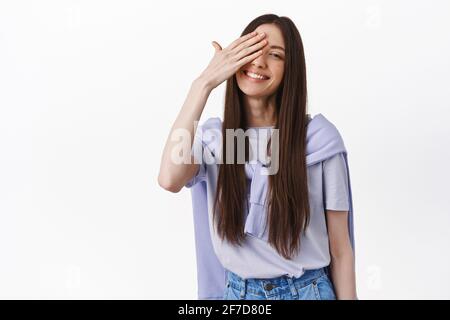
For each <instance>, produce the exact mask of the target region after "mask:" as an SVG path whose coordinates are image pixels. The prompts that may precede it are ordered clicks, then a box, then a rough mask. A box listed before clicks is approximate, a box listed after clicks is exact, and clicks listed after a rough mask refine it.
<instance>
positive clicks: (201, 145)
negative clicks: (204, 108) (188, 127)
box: [185, 117, 222, 188]
mask: <svg viewBox="0 0 450 320" xmlns="http://www.w3.org/2000/svg"><path fill="white" fill-rule="evenodd" d="M221 124H222V122H221V120H220V118H217V117H216V118H209V119H208V120H206V121H205V123H204V124H203V125H201V126H198V127H197V130H196V132H195V135H194V142H193V144H192V149H191V152H192V154H193V156H194V158H195V162H196V163H198V164H199V169H198V171H197V173H196V174H195V175H194V176H193V177H192V178H191V180H189V181H188V182H187V183H186V184H185V187H186V188H191V187H192V186H194V185H195V184H197V183H199V182H201V181H205V180H206V175H207V172H208V170H207V169H208V163H210V162H211V161H213V160H214V159H212V158H214V157H215V152H214V151H215V146H216V143H217V141H218V136H217V135H218V133H220V130H221V127H220V126H221ZM208 130H209V131H208ZM211 135H214V137H212V138H213V139H211V140H212V142H211V141H210V139H209V138H211ZM205 137H206V138H205ZM205 151H206V152H205ZM205 154H206V156H205Z"/></svg>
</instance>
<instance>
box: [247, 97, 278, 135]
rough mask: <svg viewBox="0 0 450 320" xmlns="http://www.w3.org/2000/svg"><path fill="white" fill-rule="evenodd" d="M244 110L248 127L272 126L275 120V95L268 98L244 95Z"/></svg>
mask: <svg viewBox="0 0 450 320" xmlns="http://www.w3.org/2000/svg"><path fill="white" fill-rule="evenodd" d="M244 110H245V116H246V119H247V126H248V127H269V126H274V125H275V123H276V121H277V113H276V106H275V95H272V96H271V97H270V98H267V97H262V98H259V97H258V98H255V97H249V96H246V97H245V99H244Z"/></svg>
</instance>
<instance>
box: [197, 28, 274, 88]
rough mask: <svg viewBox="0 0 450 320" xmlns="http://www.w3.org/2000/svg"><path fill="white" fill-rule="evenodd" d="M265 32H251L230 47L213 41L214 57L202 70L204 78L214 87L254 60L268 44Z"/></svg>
mask: <svg viewBox="0 0 450 320" xmlns="http://www.w3.org/2000/svg"><path fill="white" fill-rule="evenodd" d="M264 38H265V34H264V33H259V34H257V33H256V32H250V33H248V34H246V35H244V36H242V37H240V38H238V39H236V40H234V41H233V42H232V43H231V44H230V45H229V46H228V47H226V48H225V49H222V47H221V46H220V45H219V44H218V43H217V42H216V41H213V42H212V45H213V46H214V48H215V50H216V51H215V53H214V57H213V58H212V60H211V61H210V63H209V64H208V66H207V67H206V69H205V70H204V71H203V72H202V74H201V75H200V77H199V78H202V79H203V80H204V81H206V83H207V84H208V86H209V87H210V88H211V90H212V89H214V88H216V87H217V86H218V85H220V84H221V83H222V82H224V81H225V80H227V79H228V78H230V77H231V76H232V75H234V74H235V73H236V72H237V71H238V70H239V69H240V68H241V67H242V66H244V65H245V64H247V63H249V62H250V61H253V60H254V59H256V58H257V57H259V56H260V55H261V54H262V50H261V49H262V48H263V47H264V46H265V45H266V44H267V40H265V39H264Z"/></svg>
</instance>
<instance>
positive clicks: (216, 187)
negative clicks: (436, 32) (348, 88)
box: [158, 14, 357, 300]
mask: <svg viewBox="0 0 450 320" xmlns="http://www.w3.org/2000/svg"><path fill="white" fill-rule="evenodd" d="M213 46H214V48H215V55H214V57H213V59H212V60H211V62H210V63H209V65H208V66H207V68H206V69H205V70H204V71H203V73H202V74H201V75H200V76H199V77H198V78H197V79H195V80H194V82H193V84H192V86H191V88H190V91H189V94H188V96H187V98H186V101H185V103H184V105H183V106H182V108H181V111H180V113H179V114H178V116H177V118H176V120H175V122H174V124H173V125H172V128H171V132H170V134H169V138H168V139H167V142H166V145H165V148H164V151H163V156H162V161H161V168H160V172H159V177H158V182H159V184H160V186H161V187H163V188H164V189H166V190H168V191H171V192H179V191H180V190H181V189H182V188H183V187H184V186H186V187H188V188H195V187H199V186H200V185H202V186H203V187H202V188H203V189H201V190H200V191H199V192H200V193H204V197H198V198H197V199H200V200H198V201H197V204H195V201H194V206H197V209H198V208H200V207H204V208H207V209H206V210H207V215H208V217H207V218H208V220H207V222H206V223H205V226H206V227H205V226H203V227H201V226H199V225H197V226H196V234H197V235H198V233H199V232H203V235H202V244H201V246H203V247H202V248H204V249H205V250H209V252H208V254H209V257H208V258H205V259H206V260H207V259H213V257H212V256H213V255H214V256H215V257H214V258H217V261H218V263H216V265H215V266H213V263H214V262H212V263H210V264H209V265H208V267H211V269H208V272H212V271H211V270H212V269H214V270H216V271H214V273H215V274H214V275H212V276H213V277H215V279H216V280H217V279H219V280H217V281H216V284H217V283H219V285H220V284H221V282H222V280H221V277H222V274H221V273H220V269H219V268H223V271H224V273H223V276H224V278H223V279H224V281H223V287H219V289H216V288H215V289H211V288H212V286H213V285H214V284H213V280H211V279H212V278H211V277H210V276H211V274H206V275H203V274H199V276H202V277H204V279H203V285H202V286H203V288H199V289H202V290H203V289H204V290H205V291H207V290H208V289H210V290H212V291H214V290H215V291H214V292H215V295H216V297H214V296H212V297H211V296H209V297H206V296H205V298H223V299H299V300H302V299H357V295H356V284H355V267H354V242H353V241H354V240H353V230H352V229H353V220H352V200H351V188H350V178H349V172H348V163H347V153H346V150H345V146H344V144H343V141H342V138H341V136H340V135H339V132H338V131H337V129H336V128H335V127H334V125H333V124H332V123H331V122H329V121H328V120H327V119H326V118H325V117H324V116H323V115H322V114H318V115H316V116H315V117H314V118H311V116H310V115H309V114H307V112H306V104H307V88H306V68H305V58H304V52H303V44H302V41H301V37H300V34H299V32H298V30H297V28H296V27H295V25H294V24H293V22H292V21H291V20H290V19H289V18H287V17H278V16H276V15H272V14H267V15H263V16H260V17H258V18H256V19H255V20H253V21H252V22H251V23H250V24H249V25H248V26H247V27H246V28H245V30H244V31H243V33H242V36H241V37H240V38H238V39H236V40H235V41H233V42H232V43H231V44H230V45H229V46H228V47H226V48H225V49H222V47H221V46H220V45H219V44H218V43H217V42H213ZM225 80H227V85H226V96H225V111H224V120H223V122H222V121H221V120H220V118H209V119H208V120H207V121H205V122H204V123H203V125H202V126H200V127H199V128H197V129H196V128H195V126H194V124H196V122H198V121H199V119H200V116H201V114H202V111H203V109H204V106H205V104H206V101H207V99H208V96H209V94H210V93H211V91H212V90H213V89H214V88H216V87H217V86H218V85H219V84H221V83H222V82H223V81H225ZM226 129H235V130H237V129H242V130H246V131H245V132H246V133H247V132H249V131H250V132H252V133H251V134H249V135H247V136H248V139H245V141H246V142H245V147H244V150H245V152H244V153H245V156H244V159H245V161H241V162H239V159H238V158H239V151H238V150H237V148H236V146H235V145H234V144H230V145H231V147H229V145H227V141H226V139H227V131H226ZM180 131H183V132H187V133H188V137H189V138H191V137H194V142H193V143H192V144H190V143H189V144H188V147H189V148H188V149H187V150H188V151H189V150H190V148H191V147H192V151H193V152H192V153H189V152H182V154H183V155H182V159H181V160H183V161H182V162H181V161H179V160H180V159H178V160H177V161H174V154H175V152H176V151H179V143H178V141H177V140H172V139H171V137H172V135H175V134H176V133H179V132H180ZM205 132H207V134H205ZM274 133H275V135H274ZM261 137H262V138H263V139H262V138H261ZM267 138H268V139H267ZM188 140H189V141H190V140H192V139H188ZM268 140H269V141H270V143H267V141H268ZM232 142H236V140H235V138H233V139H232ZM249 142H250V143H251V146H252V148H253V147H254V143H255V142H256V147H257V148H259V149H260V150H261V148H262V150H265V151H267V152H266V153H265V159H266V160H263V159H260V158H259V157H258V159H256V162H255V161H250V153H251V152H250V148H249V145H250V144H249ZM261 143H263V144H262V145H261ZM264 143H267V144H264ZM222 146H227V147H226V148H222ZM184 147H185V148H186V146H184ZM199 149H200V150H201V153H196V152H195V151H196V150H197V151H198V150H199ZM184 150H186V149H184ZM252 150H254V149H252ZM268 158H270V161H267V159H268ZM224 159H225V161H224ZM272 160H274V161H272ZM274 162H275V163H276V166H275V170H273V172H272V173H270V172H269V173H267V171H270V170H269V169H268V168H271V167H272V165H273V164H274ZM271 169H273V168H271ZM264 170H266V173H263V171H264ZM194 210H196V207H194ZM198 210H200V209H198ZM201 228H203V229H201ZM205 228H207V229H208V230H205ZM206 231H207V232H209V233H210V236H206V237H204V234H207V233H205V232H206ZM198 239H199V237H197V240H198ZM197 244H198V243H197ZM208 246H209V247H208ZM199 248H200V245H198V246H197V250H198V252H197V255H198V257H199V254H202V252H200V253H199V251H202V249H199ZM205 252H207V251H205ZM202 259H203V258H202ZM206 260H205V261H206ZM209 261H211V260H209ZM208 263H209V262H208ZM206 269H207V268H205V270H206ZM218 290H223V291H220V292H221V293H223V295H221V297H219V296H218V294H217V292H218ZM205 295H206V294H205Z"/></svg>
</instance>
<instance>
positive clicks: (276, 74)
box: [236, 24, 285, 97]
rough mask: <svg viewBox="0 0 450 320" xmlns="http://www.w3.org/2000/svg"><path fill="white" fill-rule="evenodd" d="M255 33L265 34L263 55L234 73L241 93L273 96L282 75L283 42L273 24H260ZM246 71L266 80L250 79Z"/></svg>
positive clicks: (283, 59) (254, 95) (278, 30)
mask: <svg viewBox="0 0 450 320" xmlns="http://www.w3.org/2000/svg"><path fill="white" fill-rule="evenodd" d="M255 31H256V32H257V33H261V32H265V34H266V36H265V37H264V39H266V40H267V41H268V43H267V44H266V45H265V46H264V47H263V48H262V50H263V53H262V54H261V55H260V56H258V57H257V58H256V59H254V60H253V61H250V62H249V63H247V64H245V65H244V66H242V67H241V68H240V69H239V70H238V72H237V73H236V80H237V84H238V86H239V88H240V89H241V91H242V92H243V93H245V94H246V95H248V96H252V97H264V96H271V95H272V94H274V93H275V92H276V91H277V89H278V86H279V85H280V83H281V81H282V80H283V74H284V61H285V53H284V48H285V45H284V40H283V36H282V34H281V31H280V29H278V27H277V26H275V25H273V24H262V25H260V26H258V27H257V28H256V29H255ZM247 71H250V72H254V73H257V74H259V75H262V76H265V77H268V79H264V80H259V79H252V78H250V77H249V76H248V75H247V74H246V73H247Z"/></svg>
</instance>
